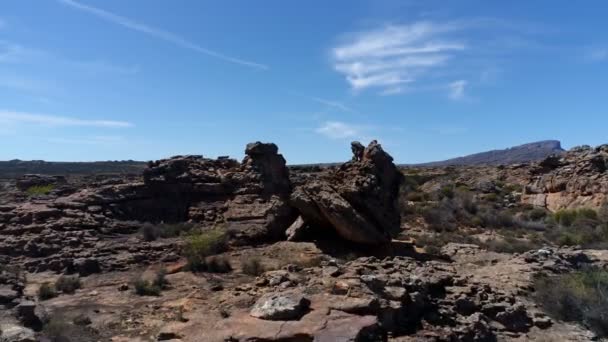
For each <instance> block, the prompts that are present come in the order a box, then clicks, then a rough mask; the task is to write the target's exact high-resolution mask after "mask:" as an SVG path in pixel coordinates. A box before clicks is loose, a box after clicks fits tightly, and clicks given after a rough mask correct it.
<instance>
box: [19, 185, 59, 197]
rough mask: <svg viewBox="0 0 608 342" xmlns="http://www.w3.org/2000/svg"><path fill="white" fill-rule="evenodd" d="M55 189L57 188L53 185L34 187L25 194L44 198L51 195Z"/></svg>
mask: <svg viewBox="0 0 608 342" xmlns="http://www.w3.org/2000/svg"><path fill="white" fill-rule="evenodd" d="M54 189H55V186H53V184H48V185H34V186H31V187H29V188H28V189H27V190H26V191H25V192H26V193H27V194H28V196H42V195H48V194H50V193H51V191H53V190H54Z"/></svg>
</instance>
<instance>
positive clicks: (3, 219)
mask: <svg viewBox="0 0 608 342" xmlns="http://www.w3.org/2000/svg"><path fill="white" fill-rule="evenodd" d="M352 149H353V152H354V158H353V160H352V161H350V162H347V163H345V164H344V165H342V166H341V167H339V168H337V169H334V170H329V171H326V172H321V173H318V174H315V175H314V176H311V177H309V178H307V179H306V180H305V181H304V182H299V181H298V182H296V183H297V186H295V187H294V186H293V185H292V181H291V180H290V174H289V170H288V168H287V167H286V161H285V159H284V158H283V156H282V155H281V154H279V151H278V147H277V146H276V145H275V144H271V143H261V142H255V143H251V144H248V145H247V147H246V149H245V154H246V156H245V158H244V159H243V161H242V162H240V163H239V162H237V161H236V160H233V159H229V158H226V157H221V158H218V159H208V158H204V157H202V156H175V157H172V158H169V159H163V160H159V161H155V162H150V163H148V166H147V168H146V169H145V170H144V171H143V174H142V177H141V178H140V179H136V180H133V179H126V180H125V181H123V182H121V181H120V179H111V180H110V181H108V179H102V180H101V181H100V182H97V181H94V182H90V183H87V185H88V186H86V187H84V188H81V189H79V190H78V191H75V192H74V191H71V192H70V193H69V194H66V195H62V194H60V193H57V194H53V195H52V196H47V197H40V198H36V199H35V200H31V199H30V200H27V201H25V202H23V203H15V204H11V205H2V206H0V256H1V255H4V256H10V259H9V261H10V262H11V263H16V264H20V265H22V267H24V268H25V269H26V270H28V271H30V272H43V271H55V272H65V273H78V274H80V275H82V276H87V275H90V274H93V273H97V272H106V271H114V270H125V269H128V268H129V267H131V266H132V265H137V264H139V263H142V262H147V263H152V262H155V261H163V262H171V261H174V260H176V259H177V258H179V255H178V252H179V246H178V244H179V242H178V241H175V240H162V241H153V242H141V241H140V239H141V238H138V237H134V236H131V237H129V238H121V239H114V241H109V240H108V239H107V236H125V234H132V233H135V232H137V231H138V230H140V229H142V225H143V224H144V223H146V222H149V223H151V224H153V225H154V224H160V223H167V224H172V223H180V222H191V223H194V224H196V225H197V229H203V230H205V229H213V228H218V227H221V228H222V229H225V230H226V231H227V232H228V233H229V236H230V238H231V240H230V242H231V244H233V245H256V244H260V243H267V242H274V241H278V240H284V239H285V238H286V237H285V235H286V231H287V229H288V228H289V227H291V229H290V230H289V231H290V236H291V237H290V240H298V239H308V238H313V239H316V238H319V237H325V236H326V235H327V234H325V233H326V232H327V231H326V232H324V231H323V230H324V229H326V230H327V229H328V230H331V231H332V232H336V233H337V234H338V235H339V236H340V237H342V238H344V239H346V240H348V241H352V242H356V243H361V244H380V243H386V242H388V241H390V238H391V233H393V232H395V231H398V230H399V214H398V213H399V211H398V210H397V207H396V205H397V201H396V199H397V197H398V191H399V183H400V180H401V178H400V177H401V174H400V173H399V171H398V170H397V168H396V167H395V165H394V164H393V162H392V158H391V156H390V155H388V154H387V153H386V152H385V151H384V150H383V149H382V147H381V146H380V145H379V144H378V143H377V142H375V141H374V142H372V143H371V144H370V145H369V146H368V147H367V148H363V147H362V145H361V144H358V143H354V144H353V145H352ZM24 179H25V178H24ZM27 179H30V180H40V179H46V178H44V177H42V178H41V177H38V176H36V177H33V176H32V177H29V178H27ZM53 179H54V178H53ZM24 184H25V183H24ZM28 184H29V183H28ZM32 184H33V183H32ZM71 186H72V187H73V185H71ZM298 215H299V216H298ZM298 217H299V219H298ZM311 229H312V230H314V232H315V234H316V233H319V232H321V235H320V236H314V235H313V236H310V235H308V234H306V232H307V230H311ZM134 241H136V242H135V243H134ZM92 251H96V253H92ZM125 251H127V252H125Z"/></svg>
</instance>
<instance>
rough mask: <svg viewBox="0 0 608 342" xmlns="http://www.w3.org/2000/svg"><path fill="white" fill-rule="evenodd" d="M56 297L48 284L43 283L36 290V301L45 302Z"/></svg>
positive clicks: (55, 293)
mask: <svg viewBox="0 0 608 342" xmlns="http://www.w3.org/2000/svg"><path fill="white" fill-rule="evenodd" d="M55 297H57V292H56V291H55V289H54V288H53V286H51V284H50V283H44V284H42V285H40V288H38V299H40V300H47V299H51V298H55Z"/></svg>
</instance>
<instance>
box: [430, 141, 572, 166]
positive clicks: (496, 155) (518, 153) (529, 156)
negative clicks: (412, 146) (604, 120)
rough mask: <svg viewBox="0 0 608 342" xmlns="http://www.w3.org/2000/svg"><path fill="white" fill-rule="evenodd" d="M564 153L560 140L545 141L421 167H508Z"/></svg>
mask: <svg viewBox="0 0 608 342" xmlns="http://www.w3.org/2000/svg"><path fill="white" fill-rule="evenodd" d="M563 152H564V149H562V146H561V143H560V142H559V141H558V140H543V141H537V142H533V143H528V144H523V145H519V146H515V147H511V148H507V149H504V150H492V151H487V152H481V153H475V154H471V155H468V156H463V157H458V158H453V159H448V160H443V161H436V162H430V163H424V164H419V165H420V166H449V165H501V164H503V165H507V164H516V163H526V162H532V161H539V160H542V159H544V158H546V157H547V156H550V155H552V154H561V153H563Z"/></svg>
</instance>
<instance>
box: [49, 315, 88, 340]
mask: <svg viewBox="0 0 608 342" xmlns="http://www.w3.org/2000/svg"><path fill="white" fill-rule="evenodd" d="M90 323H91V321H90V319H89V318H88V317H86V316H85V317H82V316H78V317H76V318H74V319H73V320H72V322H70V321H69V320H68V319H66V317H64V316H62V315H55V316H54V317H52V318H51V320H50V321H49V322H48V323H47V324H46V325H45V326H44V327H43V329H42V332H41V334H42V337H43V339H41V340H40V341H48V342H81V341H97V340H99V334H98V332H97V331H96V330H95V329H92V328H90V327H89V326H88V325H89V324H90Z"/></svg>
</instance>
